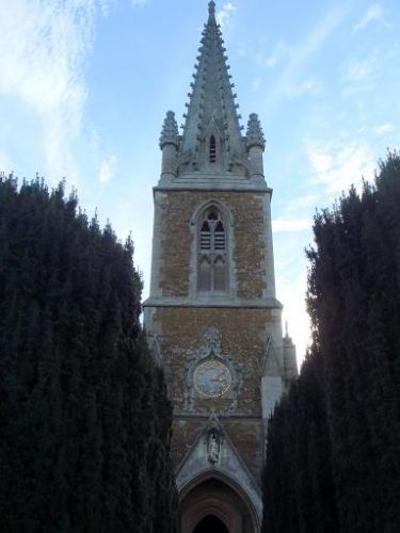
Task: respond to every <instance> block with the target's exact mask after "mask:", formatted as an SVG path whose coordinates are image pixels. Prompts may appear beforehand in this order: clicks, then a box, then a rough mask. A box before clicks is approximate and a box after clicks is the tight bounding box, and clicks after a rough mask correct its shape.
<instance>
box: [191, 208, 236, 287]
mask: <svg viewBox="0 0 400 533" xmlns="http://www.w3.org/2000/svg"><path fill="white" fill-rule="evenodd" d="M227 219H229V217H228V216H226V209H224V208H223V207H222V206H221V205H220V204H219V203H217V202H213V201H210V202H207V203H206V204H205V205H203V206H201V208H200V209H198V210H197V211H196V213H195V215H194V217H193V219H192V224H194V225H195V227H196V234H197V239H196V242H197V244H196V250H195V254H196V261H195V262H196V265H197V268H196V271H197V280H196V287H197V291H198V292H199V293H208V294H212V293H214V294H219V293H225V292H226V291H228V289H229V260H228V257H229V255H228V226H229V224H228V220H227Z"/></svg>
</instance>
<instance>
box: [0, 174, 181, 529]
mask: <svg viewBox="0 0 400 533" xmlns="http://www.w3.org/2000/svg"><path fill="white" fill-rule="evenodd" d="M132 253H133V245H132V242H131V241H130V240H129V239H128V240H127V242H126V243H125V245H121V244H120V243H118V241H117V240H116V237H115V235H114V233H113V231H112V229H111V227H110V226H109V225H107V226H106V227H105V228H104V229H101V228H100V227H99V224H98V222H97V220H96V218H94V219H92V220H88V218H87V216H86V215H85V214H84V213H82V212H79V211H78V209H77V198H76V196H75V195H72V196H70V197H69V198H66V197H65V195H64V186H63V184H60V185H59V186H58V188H56V189H55V190H53V191H49V190H48V189H47V187H46V186H45V184H44V183H43V182H42V181H40V180H38V179H37V180H36V181H34V182H32V183H25V182H24V183H23V184H22V186H21V187H20V188H18V187H17V184H16V181H15V180H14V179H13V177H9V178H4V177H3V178H1V180H0V530H1V531H7V533H13V532H15V533H17V532H18V533H20V532H28V533H36V532H37V533H39V532H43V531H46V532H47V533H51V532H54V533H72V532H73V533H80V532H82V533H83V532H85V533H90V532H93V533H101V532H104V533H109V532H110V531H118V532H121V533H122V532H124V531H126V532H128V531H129V532H140V533H145V532H149V533H152V532H158V531H163V532H173V531H175V511H176V492H175V485H174V479H173V473H172V469H171V467H170V461H169V445H170V426H171V416H172V415H171V408H170V405H169V403H168V401H167V399H166V391H165V386H164V381H163V376H162V375H161V371H160V370H159V369H158V368H157V367H156V366H155V365H154V364H153V362H152V359H151V357H150V355H149V353H148V352H147V347H146V343H145V340H144V335H143V331H142V329H141V325H140V322H139V315H140V312H141V306H140V296H141V281H140V277H139V275H138V273H137V272H136V271H135V269H134V267H133V263H132Z"/></svg>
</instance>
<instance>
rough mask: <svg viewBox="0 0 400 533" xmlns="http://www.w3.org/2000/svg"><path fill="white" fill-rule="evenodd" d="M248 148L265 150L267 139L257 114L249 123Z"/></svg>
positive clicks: (253, 115) (251, 117)
mask: <svg viewBox="0 0 400 533" xmlns="http://www.w3.org/2000/svg"><path fill="white" fill-rule="evenodd" d="M246 137H247V148H251V147H252V146H259V147H260V148H262V149H263V150H265V137H264V133H263V130H262V127H261V123H260V120H259V118H258V115H257V114H256V113H252V114H251V115H250V117H249V122H248V123H247V133H246Z"/></svg>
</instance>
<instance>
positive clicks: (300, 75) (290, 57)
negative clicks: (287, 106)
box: [267, 5, 347, 107]
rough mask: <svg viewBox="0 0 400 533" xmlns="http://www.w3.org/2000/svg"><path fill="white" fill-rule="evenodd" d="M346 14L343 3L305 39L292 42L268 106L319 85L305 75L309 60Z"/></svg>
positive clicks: (271, 63) (309, 90)
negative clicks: (300, 41) (296, 42)
mask: <svg viewBox="0 0 400 533" xmlns="http://www.w3.org/2000/svg"><path fill="white" fill-rule="evenodd" d="M346 13H347V11H346V8H345V7H344V6H343V5H341V6H339V5H337V6H335V7H334V8H333V9H332V10H331V11H329V12H328V13H327V14H326V15H325V17H324V18H323V19H322V20H321V21H320V22H319V23H318V25H317V26H316V27H315V28H314V29H313V30H312V31H311V32H310V33H309V34H308V36H307V38H306V39H305V41H304V42H302V43H298V44H291V45H290V47H289V49H290V52H289V53H288V54H287V62H286V66H285V68H284V69H283V70H282V71H281V73H280V75H279V77H278V80H277V83H276V85H275V87H274V88H273V92H272V93H270V94H269V98H268V105H270V106H272V107H275V106H276V102H277V100H279V99H280V98H282V95H284V96H286V97H287V98H294V97H296V96H302V95H304V94H306V93H307V92H314V91H315V90H318V89H319V88H320V83H319V82H318V80H317V79H316V78H315V77H314V76H311V77H310V76H305V74H304V72H305V70H306V68H307V63H308V62H309V60H310V59H311V58H312V57H313V56H314V55H315V54H316V53H317V52H318V51H319V50H320V49H321V48H322V47H323V46H324V44H325V43H326V41H327V40H328V39H329V38H330V36H331V35H332V33H333V32H334V31H335V30H336V28H337V27H338V26H339V25H340V23H341V22H342V20H343V19H344V17H345V15H346ZM269 61H270V65H271V66H272V65H273V64H274V61H273V60H272V58H271V59H270V60H269ZM267 63H268V60H267ZM267 66H268V64H267Z"/></svg>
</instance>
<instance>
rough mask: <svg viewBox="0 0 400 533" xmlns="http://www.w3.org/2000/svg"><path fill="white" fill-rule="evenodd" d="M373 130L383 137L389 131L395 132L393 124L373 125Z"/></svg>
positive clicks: (389, 132) (388, 133)
mask: <svg viewBox="0 0 400 533" xmlns="http://www.w3.org/2000/svg"><path fill="white" fill-rule="evenodd" d="M374 132H375V133H376V134H377V135H379V137H383V136H384V135H390V134H391V133H394V132H395V127H394V126H393V124H389V123H386V124H380V125H379V126H375V128H374Z"/></svg>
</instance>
